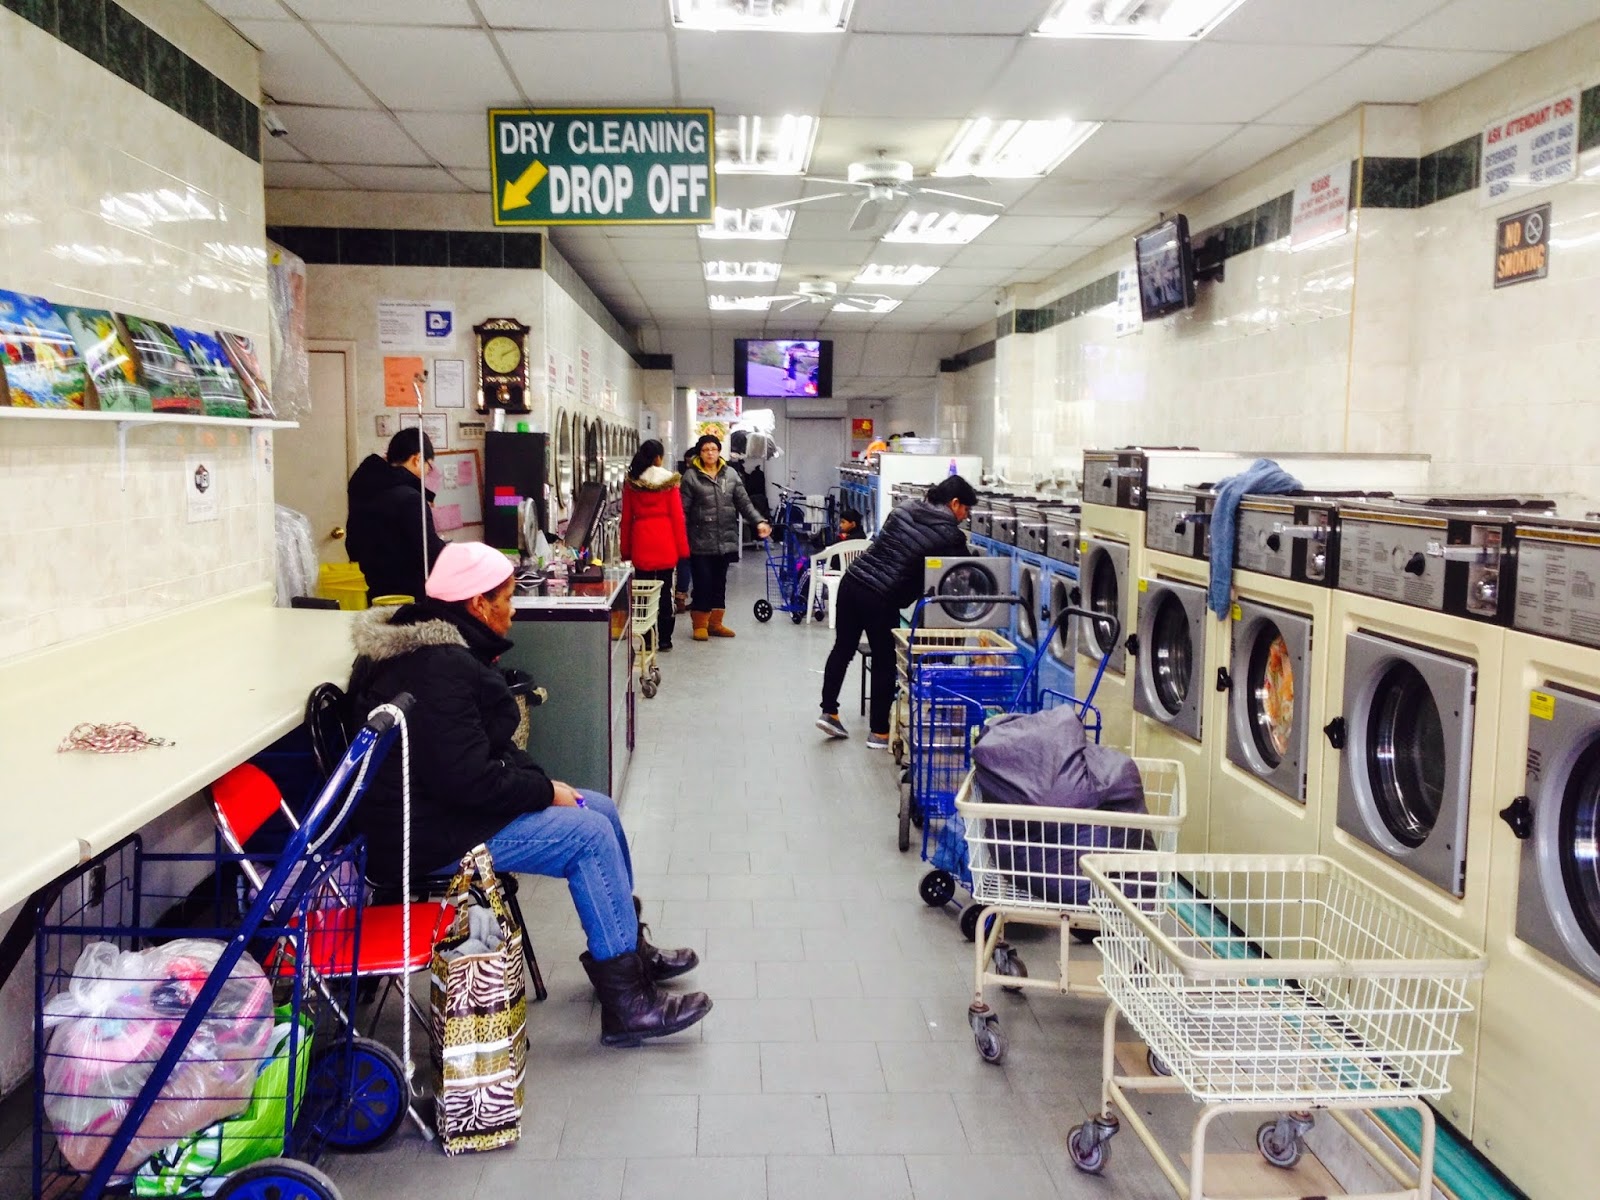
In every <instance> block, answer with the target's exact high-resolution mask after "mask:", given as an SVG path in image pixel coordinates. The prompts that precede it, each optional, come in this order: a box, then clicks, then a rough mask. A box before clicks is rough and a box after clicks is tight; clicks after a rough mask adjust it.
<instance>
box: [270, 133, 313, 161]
mask: <svg viewBox="0 0 1600 1200" xmlns="http://www.w3.org/2000/svg"><path fill="white" fill-rule="evenodd" d="M261 158H262V160H263V161H265V162H305V161H306V156H305V155H304V154H302V153H300V151H298V150H296V149H295V148H294V147H293V146H292V145H290V144H289V139H288V138H286V137H271V136H266V137H263V138H262V139H261Z"/></svg>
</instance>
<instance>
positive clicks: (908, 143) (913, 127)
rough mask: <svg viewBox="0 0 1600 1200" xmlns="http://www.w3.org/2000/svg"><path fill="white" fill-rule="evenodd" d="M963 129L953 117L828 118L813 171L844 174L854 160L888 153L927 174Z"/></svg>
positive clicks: (822, 126) (821, 127)
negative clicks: (933, 118) (936, 119)
mask: <svg viewBox="0 0 1600 1200" xmlns="http://www.w3.org/2000/svg"><path fill="white" fill-rule="evenodd" d="M960 129H961V122H960V121H959V120H956V119H950V118H947V119H945V120H938V121H929V120H923V119H919V118H916V117H899V118H888V119H882V118H880V119H876V120H869V119H867V118H864V117H824V118H823V120H822V123H821V124H820V125H819V126H818V127H817V144H816V148H815V149H814V150H813V151H812V153H811V173H812V174H813V175H842V174H843V172H844V170H845V168H846V167H848V166H849V165H850V164H851V163H853V162H863V161H865V160H867V159H871V158H876V157H877V156H878V155H879V154H880V153H886V154H887V155H888V156H889V157H890V158H898V159H904V160H906V161H907V162H909V163H910V164H911V165H912V166H913V167H915V168H916V171H917V174H919V175H926V174H927V173H928V172H930V171H932V170H933V167H934V164H935V163H936V162H938V160H939V155H940V154H942V153H943V152H944V148H945V147H946V146H948V145H949V144H950V142H951V140H952V139H954V137H955V136H956V134H957V132H959V131H960ZM948 182H954V181H948Z"/></svg>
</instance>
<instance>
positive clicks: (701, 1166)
mask: <svg viewBox="0 0 1600 1200" xmlns="http://www.w3.org/2000/svg"><path fill="white" fill-rule="evenodd" d="M765 1195H767V1160H766V1159H764V1158H630V1159H629V1160H628V1165H627V1170H626V1172H625V1173H624V1175H623V1177H622V1200H685V1198H686V1197H693V1198H694V1200H761V1198H762V1197H763V1196H765Z"/></svg>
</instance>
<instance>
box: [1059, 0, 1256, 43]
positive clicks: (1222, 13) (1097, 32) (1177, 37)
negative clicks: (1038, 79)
mask: <svg viewBox="0 0 1600 1200" xmlns="http://www.w3.org/2000/svg"><path fill="white" fill-rule="evenodd" d="M1243 3H1244V0H1058V2H1057V3H1056V5H1055V6H1054V7H1053V8H1051V10H1050V12H1049V13H1048V14H1047V15H1046V17H1045V19H1044V20H1043V21H1041V22H1040V23H1039V28H1038V29H1036V30H1034V32H1035V33H1036V34H1038V35H1039V36H1040V37H1121V38H1149V39H1152V40H1154V41H1161V42H1184V41H1198V40H1199V39H1201V38H1203V37H1205V36H1206V34H1208V33H1210V32H1211V31H1212V30H1213V29H1215V28H1216V27H1217V26H1218V25H1220V24H1222V22H1223V20H1224V18H1226V17H1227V16H1228V14H1229V13H1231V12H1233V10H1234V9H1236V8H1238V7H1239V6H1240V5H1241V4H1243Z"/></svg>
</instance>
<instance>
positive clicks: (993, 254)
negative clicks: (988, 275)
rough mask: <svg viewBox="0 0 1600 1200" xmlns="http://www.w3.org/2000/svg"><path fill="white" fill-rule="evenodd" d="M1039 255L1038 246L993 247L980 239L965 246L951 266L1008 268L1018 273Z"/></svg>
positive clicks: (1003, 244)
mask: <svg viewBox="0 0 1600 1200" xmlns="http://www.w3.org/2000/svg"><path fill="white" fill-rule="evenodd" d="M1038 254H1039V247H1038V246H1016V245H1008V244H1005V243H999V242H997V243H994V244H992V245H991V244H989V243H988V242H987V241H986V240H984V239H980V240H978V241H976V242H973V243H972V245H970V246H963V247H962V248H961V250H960V252H959V253H958V254H957V255H956V256H955V257H954V258H952V259H951V260H950V265H951V266H953V267H1008V268H1010V269H1011V270H1013V271H1016V270H1020V269H1021V268H1023V267H1025V266H1027V265H1028V264H1029V263H1031V262H1032V261H1033V260H1034V258H1035V257H1036V256H1037V255H1038Z"/></svg>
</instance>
